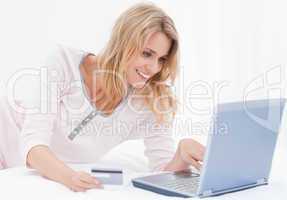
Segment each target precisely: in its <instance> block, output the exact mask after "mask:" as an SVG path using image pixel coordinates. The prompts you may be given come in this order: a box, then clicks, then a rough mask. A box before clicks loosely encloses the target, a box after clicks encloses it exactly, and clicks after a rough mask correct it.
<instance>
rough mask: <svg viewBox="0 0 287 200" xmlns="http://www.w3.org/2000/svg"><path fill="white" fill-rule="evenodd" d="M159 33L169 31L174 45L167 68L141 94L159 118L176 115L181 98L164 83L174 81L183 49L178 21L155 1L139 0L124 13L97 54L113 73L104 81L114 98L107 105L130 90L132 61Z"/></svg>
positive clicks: (164, 119)
mask: <svg viewBox="0 0 287 200" xmlns="http://www.w3.org/2000/svg"><path fill="white" fill-rule="evenodd" d="M155 32H162V33H164V34H166V36H167V37H168V38H169V39H171V41H172V45H171V48H170V52H169V55H168V58H167V62H166V63H165V64H164V67H162V69H161V71H160V72H159V73H157V74H155V75H154V76H153V77H151V78H150V80H149V81H148V84H146V87H144V89H142V90H141V92H140V94H141V95H142V96H143V97H144V102H145V105H147V106H148V108H149V109H150V110H151V111H152V112H153V113H154V114H155V115H156V119H157V120H158V121H160V122H163V121H166V119H170V116H172V118H173V117H174V115H175V112H176V108H177V101H176V98H175V96H174V95H173V93H172V91H171V89H170V87H169V86H168V85H166V84H163V83H164V82H165V81H166V80H169V81H170V82H171V83H173V82H174V80H175V77H176V74H177V66H178V56H179V51H178V34H177V31H176V28H175V25H174V22H173V20H172V19H171V18H170V17H169V16H168V15H167V14H166V13H165V12H164V11H163V10H162V9H160V8H159V7H157V6H155V5H154V4H152V3H139V4H136V5H134V6H132V7H131V8H129V9H128V10H126V11H125V12H124V13H122V14H121V16H120V17H119V18H118V19H117V21H116V23H115V25H114V27H113V29H112V35H111V37H110V40H109V41H108V44H107V46H106V47H105V49H104V50H103V51H102V52H101V53H100V54H99V55H98V56H97V66H99V68H100V69H102V70H105V71H108V72H109V73H104V75H103V77H102V81H103V85H104V87H105V91H106V93H107V94H108V95H109V98H110V99H109V101H108V104H110V105H109V106H108V105H107V107H109V108H111V107H112V108H115V107H116V104H117V102H116V99H118V97H120V98H122V97H124V96H125V94H126V92H127V91H126V89H127V86H126V85H125V82H124V81H123V80H126V66H127V64H128V62H129V61H130V60H131V59H132V58H133V56H135V55H138V54H139V52H141V51H142V49H143V45H144V43H145V41H146V40H147V37H148V36H149V35H150V34H152V33H155ZM110 72H111V73H110ZM158 106H159V107H158ZM158 108H160V109H158Z"/></svg>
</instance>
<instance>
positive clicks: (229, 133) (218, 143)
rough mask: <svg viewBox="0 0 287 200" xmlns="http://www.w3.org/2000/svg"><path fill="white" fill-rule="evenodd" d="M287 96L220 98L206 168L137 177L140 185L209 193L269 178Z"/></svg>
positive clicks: (158, 189)
mask: <svg viewBox="0 0 287 200" xmlns="http://www.w3.org/2000/svg"><path fill="white" fill-rule="evenodd" d="M285 101H286V100H285V99H263V100H251V101H244V102H232V103H223V104H219V105H218V106H217V109H216V112H215V113H216V115H215V123H213V124H214V125H213V126H212V128H211V129H210V132H209V135H208V141H207V146H206V153H205V155H204V161H203V166H202V169H201V172H200V174H199V173H195V172H192V171H191V170H190V169H186V170H183V171H177V172H162V173H159V174H154V175H149V176H144V177H138V178H134V179H132V183H133V185H134V186H135V187H139V188H142V189H146V190H150V191H153V192H156V193H160V194H164V195H168V196H177V197H207V196H215V195H221V194H225V193H229V192H234V191H239V190H243V189H247V188H252V187H256V186H260V185H266V184H268V180H269V174H270V170H271V165H272V159H273V153H274V150H275V145H276V141H277V136H278V132H279V129H280V123H281V118H282V113H283V108H284V105H285Z"/></svg>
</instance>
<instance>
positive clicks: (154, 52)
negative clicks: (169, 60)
mask: <svg viewBox="0 0 287 200" xmlns="http://www.w3.org/2000/svg"><path fill="white" fill-rule="evenodd" d="M146 49H148V50H149V51H151V52H152V53H153V54H156V55H157V52H156V51H154V50H152V49H151V48H146ZM166 56H168V54H166V55H163V56H161V57H166Z"/></svg>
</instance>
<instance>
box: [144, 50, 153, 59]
mask: <svg viewBox="0 0 287 200" xmlns="http://www.w3.org/2000/svg"><path fill="white" fill-rule="evenodd" d="M143 56H144V57H146V58H148V57H151V53H150V52H148V51H144V52H143Z"/></svg>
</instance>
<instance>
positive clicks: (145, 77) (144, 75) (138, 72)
mask: <svg viewBox="0 0 287 200" xmlns="http://www.w3.org/2000/svg"><path fill="white" fill-rule="evenodd" d="M136 72H137V74H139V75H140V76H141V77H143V78H144V79H149V78H150V76H149V75H146V74H144V73H142V72H141V71H139V70H138V69H136Z"/></svg>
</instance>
